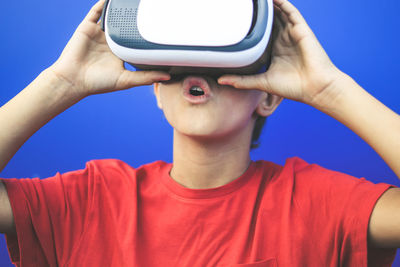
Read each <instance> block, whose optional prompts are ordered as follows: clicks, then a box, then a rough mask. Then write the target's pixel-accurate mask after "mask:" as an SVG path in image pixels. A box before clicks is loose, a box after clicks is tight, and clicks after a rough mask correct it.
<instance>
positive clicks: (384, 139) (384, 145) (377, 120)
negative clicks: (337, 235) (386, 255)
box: [315, 74, 400, 248]
mask: <svg viewBox="0 0 400 267" xmlns="http://www.w3.org/2000/svg"><path fill="white" fill-rule="evenodd" d="M331 86H332V88H329V89H328V90H329V91H332V92H334V91H338V92H341V93H340V94H339V95H338V96H337V97H336V101H331V102H330V104H326V105H324V106H319V105H315V107H317V108H318V109H320V110H321V111H323V112H325V113H326V114H328V115H330V116H332V117H333V118H335V119H337V120H338V121H340V122H342V123H343V124H344V125H346V126H347V127H348V128H350V129H351V130H352V131H353V132H354V133H356V134H357V135H359V136H360V137H361V138H362V139H363V140H364V141H365V142H367V143H368V144H369V145H370V146H371V147H372V148H373V149H374V150H375V151H376V152H377V153H378V154H379V155H380V156H381V157H382V159H383V160H384V161H385V162H386V163H387V164H388V165H389V167H390V168H391V169H392V170H393V171H394V172H395V174H396V175H397V177H399V179H400V160H399V159H400V116H399V115H398V114H396V113H394V112H393V111H392V110H390V109H389V108H387V107H386V106H385V105H383V104H382V103H381V102H379V101H378V100H377V99H375V98H374V97H373V96H371V95H370V94H368V92H366V91H365V90H364V89H363V88H361V87H360V86H359V85H358V84H357V83H356V82H355V81H354V80H353V79H351V78H350V77H349V76H347V75H344V74H343V76H342V78H340V79H338V80H336V82H335V83H332V85H331ZM320 97H326V96H323V95H321V96H320ZM319 102H324V101H320V100H318V99H316V103H319ZM368 238H369V241H370V245H373V246H376V247H389V248H399V247H400V189H398V188H396V189H389V190H388V191H386V192H385V193H384V194H383V195H382V197H381V198H380V199H379V200H378V202H377V204H376V206H375V208H374V210H373V212H372V214H371V218H370V224H369V228H368Z"/></svg>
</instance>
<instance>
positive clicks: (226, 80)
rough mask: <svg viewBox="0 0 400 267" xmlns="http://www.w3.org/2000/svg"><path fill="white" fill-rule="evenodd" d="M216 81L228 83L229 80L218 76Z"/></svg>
mask: <svg viewBox="0 0 400 267" xmlns="http://www.w3.org/2000/svg"><path fill="white" fill-rule="evenodd" d="M218 83H219V84H229V80H228V79H226V78H219V79H218Z"/></svg>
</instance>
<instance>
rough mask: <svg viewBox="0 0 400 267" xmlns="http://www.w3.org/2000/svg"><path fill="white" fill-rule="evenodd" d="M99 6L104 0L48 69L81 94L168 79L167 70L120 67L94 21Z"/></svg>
mask: <svg viewBox="0 0 400 267" xmlns="http://www.w3.org/2000/svg"><path fill="white" fill-rule="evenodd" d="M103 5H104V0H100V1H99V2H97V3H96V4H95V5H94V6H93V7H92V9H91V10H90V12H89V13H88V14H87V16H86V17H85V19H84V20H83V21H82V23H81V24H80V25H79V27H78V28H77V29H76V31H75V33H74V35H73V36H72V38H71V40H70V41H69V42H68V44H67V46H66V47H65V49H64V51H63V52H62V54H61V56H60V58H59V59H58V60H57V61H56V62H55V63H54V64H53V65H52V66H51V67H50V68H49V70H50V71H51V72H52V73H54V74H55V75H56V76H57V77H59V78H60V79H61V80H64V81H66V82H68V83H70V85H71V87H72V88H71V89H72V90H75V92H74V93H76V94H78V95H79V96H82V97H85V96H88V95H91V94H99V93H106V92H112V91H117V90H122V89H128V88H131V87H135V86H140V85H149V84H152V83H154V82H158V81H164V80H168V79H169V74H167V73H163V72H156V71H128V70H126V69H125V68H124V62H123V61H122V60H120V59H119V58H118V57H116V56H115V55H114V54H113V53H112V52H111V50H110V49H109V47H108V45H107V43H106V39H105V35H104V32H103V31H102V30H101V27H100V24H99V23H98V20H99V18H100V16H101V11H102V8H103Z"/></svg>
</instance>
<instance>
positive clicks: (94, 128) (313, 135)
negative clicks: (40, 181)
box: [0, 0, 400, 266]
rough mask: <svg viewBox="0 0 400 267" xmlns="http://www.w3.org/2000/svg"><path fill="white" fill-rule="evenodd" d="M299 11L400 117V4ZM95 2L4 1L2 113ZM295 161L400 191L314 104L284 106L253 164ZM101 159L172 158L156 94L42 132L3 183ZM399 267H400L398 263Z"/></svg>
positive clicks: (140, 91)
mask: <svg viewBox="0 0 400 267" xmlns="http://www.w3.org/2000/svg"><path fill="white" fill-rule="evenodd" d="M293 3H294V4H295V5H296V6H297V7H298V9H299V10H300V11H301V13H302V14H303V15H304V17H305V18H306V20H307V21H308V23H309V25H310V27H311V28H312V29H313V31H314V33H315V34H316V36H317V37H318V39H319V40H320V42H321V44H322V46H323V47H324V48H325V50H326V51H327V53H328V55H329V56H330V58H331V59H332V61H333V62H334V63H335V65H336V66H337V67H338V68H339V69H341V70H342V71H343V72H345V73H347V74H349V75H350V76H351V77H353V78H354V79H355V80H356V81H357V82H358V83H359V84H360V85H361V86H362V87H363V88H365V89H366V90H367V91H368V92H369V93H371V94H372V95H373V96H375V97H376V98H377V99H378V100H380V101H381V102H383V103H384V104H385V105H386V106H388V107H389V108H391V109H392V110H394V111H395V112H396V113H400V104H399V100H400V90H399V85H398V80H397V79H398V78H399V69H400V54H399V48H398V47H399V41H400V37H399V26H400V22H399V20H398V18H399V15H398V10H399V8H400V2H399V1H398V0H386V1H368V0H353V1H345V0H335V1H311V0H302V1H301V0H293ZM93 4H94V1H82V0H80V1H78V0H69V1H50V0H42V1H27V0H22V1H3V2H2V16H0V25H1V33H2V39H1V42H0V48H1V49H0V51H1V66H2V67H1V71H0V78H1V82H2V85H1V89H0V90H1V91H0V105H3V104H5V103H6V102H7V101H8V100H9V99H11V98H12V97H13V96H15V95H16V94H17V93H18V92H19V91H20V90H22V89H23V88H25V87H26V86H27V85H28V84H29V83H30V82H31V81H32V80H33V79H35V77H36V76H37V75H38V74H39V73H40V72H41V71H42V70H44V69H45V68H47V67H48V66H50V65H51V64H52V63H53V62H54V61H55V60H56V59H57V58H58V56H59V55H60V53H61V51H62V49H63V48H64V46H65V45H66V43H67V42H68V40H69V38H70V37H71V35H72V34H73V32H74V31H75V29H76V27H77V26H78V24H79V23H80V21H81V20H82V19H83V18H84V16H85V15H86V13H87V12H88V11H89V9H90V8H91V6H92V5H93ZM196 19H198V18H196ZM292 156H299V157H301V158H303V159H305V160H306V161H308V162H309V163H317V164H319V165H321V166H324V167H326V168H329V169H333V170H337V171H341V172H345V173H348V174H351V175H353V176H356V177H366V178H367V179H369V180H371V181H373V182H386V183H391V184H395V185H397V186H399V185H400V182H399V180H398V179H397V178H396V175H395V174H394V173H393V171H391V170H390V168H389V167H388V166H387V165H386V164H385V162H384V161H383V160H382V159H381V158H380V157H379V156H378V155H377V154H376V153H375V152H374V150H373V149H372V148H371V147H369V146H368V145H367V144H366V143H365V142H364V141H363V140H361V139H360V138H359V137H358V136H357V135H355V134H354V133H353V132H352V131H350V130H349V129H347V128H346V127H345V126H343V125H342V124H340V123H339V122H337V121H336V120H334V119H333V118H331V117H329V116H327V115H325V114H323V113H322V112H319V111H318V110H316V109H314V108H312V107H310V106H307V105H305V104H302V103H296V102H293V101H290V100H285V101H283V103H282V104H281V106H280V107H279V108H278V109H277V111H276V112H275V114H273V115H272V116H271V117H270V118H269V119H268V122H267V126H266V128H265V131H264V132H263V135H262V137H261V147H260V148H258V149H257V150H255V151H253V152H252V157H253V159H260V158H262V159H266V160H270V161H273V162H276V163H279V164H284V162H285V159H286V158H288V157H292ZM99 158H119V159H122V160H124V161H126V162H128V163H129V164H131V165H133V166H139V165H141V164H144V163H147V162H151V161H155V160H159V159H162V160H165V161H171V160H172V129H171V128H170V126H169V125H168V123H167V121H166V120H165V119H164V117H163V115H162V113H161V112H160V111H159V110H158V109H157V107H156V103H155V99H154V96H153V94H152V88H151V87H141V88H135V89H132V90H127V91H123V92H116V93H111V94H106V95H96V96H92V97H89V98H87V99H84V100H83V101H81V102H80V103H78V104H76V105H75V106H73V107H72V108H70V109H69V110H67V111H66V112H64V113H63V114H61V115H59V116H58V117H57V118H55V119H54V120H52V121H51V122H50V123H48V124H47V125H46V126H45V127H43V128H42V129H41V130H40V131H39V132H37V133H36V134H35V135H34V136H33V137H32V138H31V139H30V140H29V141H28V142H27V143H26V144H25V145H24V146H23V147H22V148H21V149H20V150H19V152H18V153H17V154H16V155H15V156H14V158H13V159H12V160H11V161H10V163H9V164H8V166H7V167H6V168H5V169H4V170H3V172H2V173H1V176H2V177H36V176H39V177H41V178H43V177H48V176H53V175H54V174H55V173H56V172H58V171H59V172H65V171H69V170H74V169H80V168H83V167H84V165H85V162H86V161H89V160H91V159H99ZM0 242H1V243H0V265H1V266H11V263H10V260H9V258H8V252H7V249H6V246H5V243H4V238H0ZM398 258H399V257H398ZM394 266H400V260H399V259H397V261H396V263H395V264H394Z"/></svg>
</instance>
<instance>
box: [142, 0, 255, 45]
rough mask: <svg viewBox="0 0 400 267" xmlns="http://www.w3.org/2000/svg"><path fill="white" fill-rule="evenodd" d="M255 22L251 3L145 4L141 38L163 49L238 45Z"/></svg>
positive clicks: (191, 0)
mask: <svg viewBox="0 0 400 267" xmlns="http://www.w3.org/2000/svg"><path fill="white" fill-rule="evenodd" d="M178 7H179V8H178ZM252 20H253V1H251V0H201V1H199V0H168V1H166V0H141V1H140V3H139V8H138V14H137V26H138V29H139V33H140V35H141V36H142V37H143V38H144V39H145V40H146V41H148V42H152V43H156V44H162V45H187V46H228V45H234V44H237V43H239V42H240V41H242V40H243V39H244V38H245V37H246V35H247V33H248V32H249V30H250V27H251V23H252Z"/></svg>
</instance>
